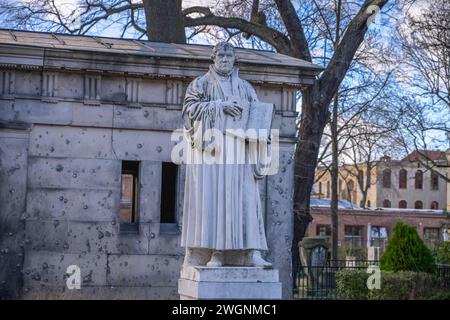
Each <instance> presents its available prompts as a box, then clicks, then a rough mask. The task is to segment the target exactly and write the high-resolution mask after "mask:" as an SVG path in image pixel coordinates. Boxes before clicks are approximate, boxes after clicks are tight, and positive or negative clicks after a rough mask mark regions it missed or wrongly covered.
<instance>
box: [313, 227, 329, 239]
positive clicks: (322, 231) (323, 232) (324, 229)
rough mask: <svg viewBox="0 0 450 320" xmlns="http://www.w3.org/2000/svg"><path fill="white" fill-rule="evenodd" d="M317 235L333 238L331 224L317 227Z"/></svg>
mask: <svg viewBox="0 0 450 320" xmlns="http://www.w3.org/2000/svg"><path fill="white" fill-rule="evenodd" d="M316 235H318V236H322V237H331V226H330V225H329V224H318V225H317V226H316Z"/></svg>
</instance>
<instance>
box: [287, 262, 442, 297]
mask: <svg viewBox="0 0 450 320" xmlns="http://www.w3.org/2000/svg"><path fill="white" fill-rule="evenodd" d="M371 265H372V266H373V265H379V263H378V261H368V260H330V261H327V263H326V265H325V266H301V267H300V269H299V270H298V274H297V279H296V289H295V290H294V298H295V299H302V300H305V299H306V300H330V299H338V297H337V294H336V272H338V271H341V270H367V268H368V267H369V266H371ZM436 275H437V277H438V281H439V284H440V286H441V287H442V288H443V289H450V265H444V264H438V265H437V274H436Z"/></svg>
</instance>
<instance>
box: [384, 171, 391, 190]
mask: <svg viewBox="0 0 450 320" xmlns="http://www.w3.org/2000/svg"><path fill="white" fill-rule="evenodd" d="M390 187H391V170H390V169H384V170H383V188H390Z"/></svg>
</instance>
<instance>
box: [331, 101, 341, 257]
mask: <svg viewBox="0 0 450 320" xmlns="http://www.w3.org/2000/svg"><path fill="white" fill-rule="evenodd" d="M338 102H339V101H338V97H337V94H336V95H335V96H334V101H333V118H332V121H331V139H332V161H331V206H330V209H331V260H337V258H338V256H337V250H338V232H339V225H338V180H339V164H338V152H339V150H338V136H337V135H338V130H337V122H338V121H337V120H338ZM333 263H334V262H333Z"/></svg>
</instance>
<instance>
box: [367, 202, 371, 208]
mask: <svg viewBox="0 0 450 320" xmlns="http://www.w3.org/2000/svg"><path fill="white" fill-rule="evenodd" d="M367 208H370V200H367Z"/></svg>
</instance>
